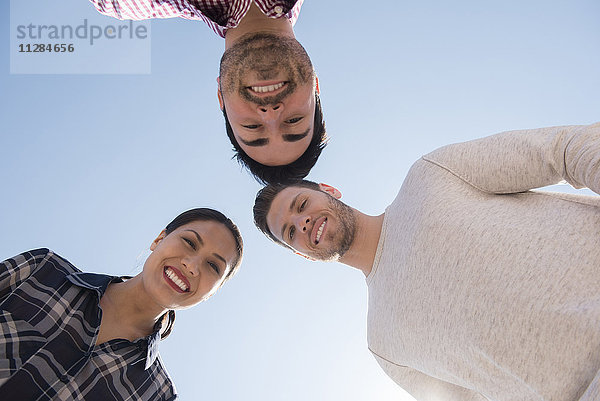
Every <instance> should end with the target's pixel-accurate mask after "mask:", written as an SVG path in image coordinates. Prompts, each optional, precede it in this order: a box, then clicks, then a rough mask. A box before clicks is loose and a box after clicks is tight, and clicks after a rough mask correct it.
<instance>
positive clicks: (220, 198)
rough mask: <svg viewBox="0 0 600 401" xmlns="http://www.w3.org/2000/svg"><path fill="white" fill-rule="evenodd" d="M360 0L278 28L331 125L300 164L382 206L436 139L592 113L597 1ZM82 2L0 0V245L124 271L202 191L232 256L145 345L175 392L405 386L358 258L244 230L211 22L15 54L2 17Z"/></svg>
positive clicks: (72, 18) (71, 20)
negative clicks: (219, 283)
mask: <svg viewBox="0 0 600 401" xmlns="http://www.w3.org/2000/svg"><path fill="white" fill-rule="evenodd" d="M49 4H50V6H49ZM367 4H368V5H361V2H348V1H343V0H328V1H317V0H305V3H304V5H303V7H302V11H301V13H300V18H299V20H298V22H297V24H296V26H295V32H296V37H297V39H298V40H299V41H300V42H301V43H302V44H303V45H304V46H305V48H306V49H307V51H308V53H309V54H310V56H311V58H312V61H313V64H314V66H315V69H316V72H317V75H318V77H319V86H320V89H321V101H322V105H323V110H324V115H325V121H326V126H327V132H328V135H329V137H330V141H329V145H328V146H327V148H326V149H325V150H324V151H323V153H322V155H321V159H320V160H319V161H318V163H317V165H316V166H315V168H314V169H313V170H312V172H311V173H310V175H309V177H308V178H309V179H312V180H314V181H317V182H325V183H328V184H332V185H334V186H336V187H337V188H338V189H340V190H341V192H342V194H343V198H342V200H344V201H345V202H346V203H348V204H349V205H351V206H353V207H355V208H357V209H359V210H361V211H363V212H365V213H368V214H373V215H374V214H380V213H382V212H383V211H384V210H385V207H386V206H387V205H388V204H390V203H391V202H392V200H393V199H394V197H395V195H396V193H397V191H398V189H399V188H400V185H401V183H402V180H403V178H404V176H405V174H406V172H407V171H408V169H409V168H410V166H411V164H412V163H413V162H414V161H415V160H417V159H418V158H419V157H420V156H421V155H423V154H425V153H428V152H430V151H432V150H433V149H435V148H437V147H440V146H443V145H445V144H448V143H454V142H461V141H467V140H470V139H474V138H479V137H483V136H486V135H491V134H494V133H497V132H502V131H507V130H512V129H523V128H537V127H544V126H554V125H570V124H589V123H592V122H596V121H598V120H599V119H600V113H599V111H600V96H599V94H600V73H599V71H600V24H599V23H598V21H599V19H600V3H598V2H597V1H596V0H587V1H585V0H572V1H553V2H548V1H536V0H531V1H527V2H523V1H516V0H506V1H503V2H482V1H460V2H452V4H450V3H448V2H442V1H421V2H408V1H399V0H390V1H379V2H369V3H367ZM11 5H12V10H11ZM11 11H12V15H11ZM84 19H87V20H88V23H89V24H104V26H106V25H108V24H121V23H122V22H120V21H116V20H112V19H110V18H108V17H104V16H101V15H99V14H97V13H96V11H95V9H94V8H93V6H92V5H91V4H89V3H88V2H87V1H85V0H59V1H53V2H48V1H47V0H35V1H34V0H31V1H27V2H23V1H22V0H12V1H11V2H9V1H8V0H3V1H1V2H0V32H1V34H2V36H3V37H4V40H2V41H0V127H1V130H0V151H1V154H2V159H1V160H2V165H1V166H2V168H0V183H1V185H2V188H3V195H2V196H1V197H0V199H1V200H0V222H1V227H2V232H1V234H0V239H1V241H0V258H2V259H4V258H8V257H11V256H14V255H16V254H18V253H20V252H23V251H25V250H28V249H34V248H38V247H48V248H51V249H53V250H54V251H55V252H57V253H58V254H60V255H61V256H63V257H65V258H66V259H68V260H69V261H71V262H72V263H73V264H74V265H76V266H77V267H79V268H80V269H82V270H84V271H93V272H101V273H106V274H113V275H132V274H135V273H136V272H138V271H139V269H140V263H141V262H140V260H141V259H142V258H143V255H144V250H145V249H147V248H148V247H149V245H150V243H151V242H152V240H153V239H154V238H155V237H156V235H157V234H158V233H159V232H160V231H161V230H162V229H163V228H164V226H165V225H166V224H167V223H168V222H169V221H170V220H171V219H172V218H173V217H175V216H176V215H177V214H179V213H180V212H182V211H184V210H187V209H190V208H193V207H213V208H215V209H218V210H220V211H222V212H223V213H225V214H226V215H227V216H229V217H230V218H231V219H233V220H234V221H235V222H236V223H237V224H238V226H239V227H240V229H241V231H242V234H243V237H244V245H245V249H244V260H243V264H242V266H241V268H240V271H239V273H238V274H237V275H236V277H234V278H233V279H232V280H231V281H230V282H228V283H226V284H225V286H224V287H223V288H221V289H220V290H219V292H218V293H217V294H216V295H215V296H214V297H212V298H211V299H209V300H208V301H206V302H204V303H202V304H200V305H198V306H196V307H195V308H193V309H190V310H184V311H181V312H179V313H178V314H177V321H176V324H175V328H174V331H173V334H171V336H170V337H169V338H168V339H166V340H165V341H163V343H162V344H161V348H160V351H161V355H162V358H163V361H164V363H165V365H166V366H167V369H168V371H169V373H170V374H171V376H172V378H173V381H174V382H175V385H176V388H177V390H178V392H179V394H180V399H181V400H184V401H187V400H197V399H213V400H224V401H229V400H241V399H243V400H248V401H254V400H256V401H258V400H261V401H263V400H288V401H300V400H302V401H304V400H317V401H320V400H328V401H329V400H331V401H342V400H344V401H370V400H378V401H392V400H395V401H398V400H399V401H404V400H411V398H410V397H409V396H407V395H406V393H404V391H403V390H402V389H400V388H399V387H398V386H396V385H395V384H394V383H393V382H392V380H391V379H389V378H388V377H387V376H386V375H385V374H384V373H383V371H381V369H380V368H379V367H378V365H377V363H376V361H375V360H374V358H373V357H372V356H371V355H370V353H369V352H368V350H367V341H366V314H367V289H366V285H365V279H364V276H363V275H362V273H361V272H359V271H357V270H354V269H352V268H350V267H348V266H345V265H341V264H336V263H329V264H326V263H317V262H310V261H307V260H305V259H303V258H299V257H297V256H295V255H293V254H292V253H291V252H289V251H288V250H286V249H284V248H281V247H279V246H277V245H275V244H273V243H271V242H270V241H269V240H268V239H267V238H265V237H264V236H263V235H262V234H260V233H259V232H258V231H257V230H256V229H255V228H254V225H253V223H252V214H251V208H252V205H253V202H254V197H255V194H256V192H257V191H258V190H259V189H260V186H259V185H258V184H257V183H256V182H255V181H254V180H253V179H252V178H251V176H250V175H249V174H248V173H247V172H246V171H244V170H242V169H241V168H240V167H239V165H238V164H237V163H236V162H235V161H234V160H231V157H232V154H233V153H232V151H231V145H230V143H229V141H228V139H227V137H226V135H225V130H224V124H223V117H222V114H221V112H220V110H219V108H218V102H217V97H216V91H217V84H216V77H217V75H218V62H219V59H220V56H221V54H222V52H223V48H224V41H223V39H221V38H220V37H218V36H217V35H215V34H214V33H213V32H212V31H211V30H210V29H209V28H208V27H207V26H206V25H205V24H204V23H203V22H201V21H187V20H183V19H166V20H153V21H151V22H146V23H144V24H142V25H143V26H145V27H147V28H146V29H147V37H146V38H145V39H143V40H142V39H139V38H138V39H137V40H126V39H122V40H113V41H109V40H107V39H99V40H98V42H96V43H95V44H94V45H89V46H88V45H87V44H86V43H85V40H76V41H74V42H73V41H70V40H62V41H61V40H54V41H53V43H71V42H73V43H75V44H76V49H75V51H74V52H73V53H71V54H68V52H65V53H61V54H50V53H41V54H23V53H21V54H19V53H18V48H19V45H20V44H27V43H30V44H33V43H38V42H39V41H36V40H33V39H31V40H25V39H23V40H21V39H18V38H17V37H16V35H17V31H16V27H17V25H18V24H23V23H26V22H28V23H33V24H38V25H42V24H46V25H50V24H73V25H78V24H81V23H82V21H83V20H84ZM24 21H25V22H24ZM142 25H140V26H142ZM26 56H31V57H30V58H27V57H26ZM11 59H12V60H11ZM551 190H559V191H573V190H572V189H570V187H567V186H555V187H553V188H551ZM583 192H585V193H589V191H585V190H584V191H583Z"/></svg>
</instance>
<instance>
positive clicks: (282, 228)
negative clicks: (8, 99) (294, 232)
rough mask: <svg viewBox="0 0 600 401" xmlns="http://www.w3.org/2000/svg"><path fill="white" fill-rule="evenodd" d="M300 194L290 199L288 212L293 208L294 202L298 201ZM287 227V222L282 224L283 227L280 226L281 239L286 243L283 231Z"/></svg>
mask: <svg viewBox="0 0 600 401" xmlns="http://www.w3.org/2000/svg"><path fill="white" fill-rule="evenodd" d="M300 195H301V194H298V195H296V196H295V197H294V199H293V200H292V203H290V212H291V211H292V210H293V209H294V205H295V204H296V202H297V201H298V198H299V197H300ZM286 229H287V223H284V224H283V227H281V239H282V240H283V241H284V242H286V243H287V241H286V240H285V238H284V233H285V230H286Z"/></svg>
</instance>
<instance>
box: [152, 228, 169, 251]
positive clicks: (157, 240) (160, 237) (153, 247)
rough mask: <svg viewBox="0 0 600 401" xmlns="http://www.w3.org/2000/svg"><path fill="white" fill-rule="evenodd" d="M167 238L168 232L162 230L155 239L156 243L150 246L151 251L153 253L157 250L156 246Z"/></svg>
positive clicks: (153, 242)
mask: <svg viewBox="0 0 600 401" xmlns="http://www.w3.org/2000/svg"><path fill="white" fill-rule="evenodd" d="M166 236H167V230H162V231H161V232H160V234H158V237H156V238H155V239H154V241H152V244H151V245H150V250H151V251H153V250H154V249H156V246H157V245H158V244H159V243H160V241H162V240H163V239H164V238H165V237H166Z"/></svg>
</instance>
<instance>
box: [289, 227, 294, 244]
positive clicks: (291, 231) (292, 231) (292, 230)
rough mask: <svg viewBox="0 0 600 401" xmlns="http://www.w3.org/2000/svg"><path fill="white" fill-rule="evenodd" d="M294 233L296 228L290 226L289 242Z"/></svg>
mask: <svg viewBox="0 0 600 401" xmlns="http://www.w3.org/2000/svg"><path fill="white" fill-rule="evenodd" d="M295 232H296V227H294V226H291V227H290V233H289V237H290V241H291V240H293V239H294V233H295Z"/></svg>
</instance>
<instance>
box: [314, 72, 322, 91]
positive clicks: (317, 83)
mask: <svg viewBox="0 0 600 401" xmlns="http://www.w3.org/2000/svg"><path fill="white" fill-rule="evenodd" d="M315 91H317V94H319V95H320V94H321V90H320V89H319V77H317V76H316V75H315Z"/></svg>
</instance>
